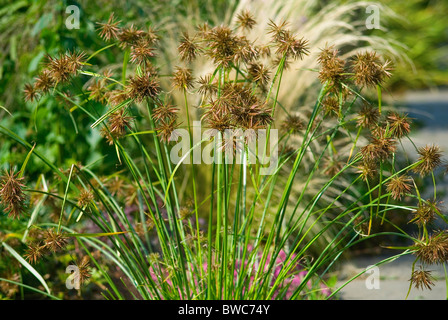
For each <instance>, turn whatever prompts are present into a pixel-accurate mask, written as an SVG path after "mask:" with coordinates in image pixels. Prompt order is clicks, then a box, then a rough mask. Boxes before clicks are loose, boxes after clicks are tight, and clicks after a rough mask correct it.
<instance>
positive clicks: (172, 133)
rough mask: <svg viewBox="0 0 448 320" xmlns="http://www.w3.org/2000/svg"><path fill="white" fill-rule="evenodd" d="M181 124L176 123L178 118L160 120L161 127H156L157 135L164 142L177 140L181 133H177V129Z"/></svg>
mask: <svg viewBox="0 0 448 320" xmlns="http://www.w3.org/2000/svg"><path fill="white" fill-rule="evenodd" d="M178 127H179V124H177V123H176V119H175V118H174V119H171V120H160V122H159V127H158V128H156V131H157V132H158V133H157V135H158V136H159V137H160V140H162V141H164V142H170V141H177V139H178V137H179V135H178V134H177V133H176V129H177V128H178Z"/></svg>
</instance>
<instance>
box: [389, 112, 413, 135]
mask: <svg viewBox="0 0 448 320" xmlns="http://www.w3.org/2000/svg"><path fill="white" fill-rule="evenodd" d="M387 122H388V124H389V130H390V132H391V134H392V136H393V137H395V138H397V139H400V138H402V137H404V136H406V135H408V134H409V132H410V131H411V121H410V119H409V118H408V116H407V115H406V114H404V115H400V114H399V113H397V112H390V113H389V114H388V115H387Z"/></svg>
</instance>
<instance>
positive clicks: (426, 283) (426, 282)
mask: <svg viewBox="0 0 448 320" xmlns="http://www.w3.org/2000/svg"><path fill="white" fill-rule="evenodd" d="M409 281H411V284H412V285H414V287H415V288H416V289H421V290H423V289H429V290H432V288H431V287H433V286H434V281H435V279H434V277H433V276H432V275H431V271H426V270H424V269H423V267H422V266H420V269H419V270H415V271H414V272H413V273H412V276H411V279H409Z"/></svg>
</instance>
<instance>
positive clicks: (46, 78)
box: [34, 69, 55, 93]
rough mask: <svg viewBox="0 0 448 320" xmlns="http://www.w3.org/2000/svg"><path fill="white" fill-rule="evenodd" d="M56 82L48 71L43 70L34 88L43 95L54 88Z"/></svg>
mask: <svg viewBox="0 0 448 320" xmlns="http://www.w3.org/2000/svg"><path fill="white" fill-rule="evenodd" d="M54 84H55V83H54V80H53V78H52V76H51V74H50V71H49V70H47V69H44V70H42V71H41V72H40V73H39V75H38V76H37V78H36V82H35V83H34V87H35V88H36V90H38V91H41V92H42V93H47V92H48V91H50V89H51V88H53V86H54Z"/></svg>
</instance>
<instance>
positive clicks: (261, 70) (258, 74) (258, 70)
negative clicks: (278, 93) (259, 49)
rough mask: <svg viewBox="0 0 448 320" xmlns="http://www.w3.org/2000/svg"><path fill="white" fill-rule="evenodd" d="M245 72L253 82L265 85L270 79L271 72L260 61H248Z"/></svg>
mask: <svg viewBox="0 0 448 320" xmlns="http://www.w3.org/2000/svg"><path fill="white" fill-rule="evenodd" d="M247 72H248V73H249V75H250V76H251V77H252V80H253V81H254V82H257V83H259V84H260V85H262V86H265V85H267V84H268V82H269V81H270V80H271V72H270V71H269V69H268V68H266V67H265V66H264V65H263V64H262V63H259V62H257V63H250V64H249V66H248V67H247Z"/></svg>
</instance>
